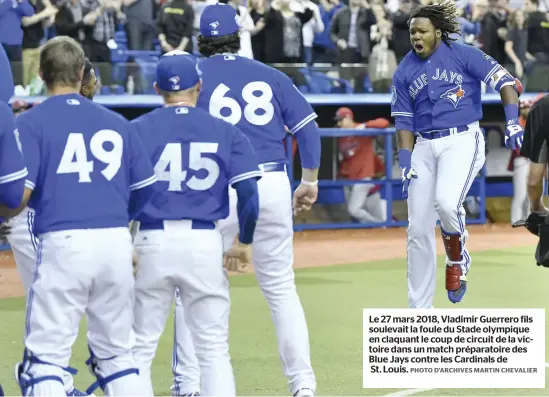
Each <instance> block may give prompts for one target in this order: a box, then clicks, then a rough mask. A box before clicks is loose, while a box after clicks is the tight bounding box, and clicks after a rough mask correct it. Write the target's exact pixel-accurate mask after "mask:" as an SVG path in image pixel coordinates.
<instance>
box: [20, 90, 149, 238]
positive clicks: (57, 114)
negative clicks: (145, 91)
mask: <svg viewBox="0 0 549 397" xmlns="http://www.w3.org/2000/svg"><path fill="white" fill-rule="evenodd" d="M16 124H17V128H18V130H19V139H20V141H21V145H22V148H23V154H24V157H25V161H26V163H27V169H28V172H29V174H28V176H27V181H26V183H25V185H26V187H27V188H30V189H32V190H33V192H32V196H31V199H30V201H29V206H30V207H31V208H34V209H35V210H36V216H35V233H36V234H41V233H46V232H52V231H60V230H75V229H100V228H115V227H128V222H129V218H130V213H129V212H131V210H130V209H131V208H132V207H133V204H135V199H136V198H137V197H139V196H140V193H145V194H148V198H150V194H149V191H150V193H151V194H152V193H153V192H154V187H153V186H151V185H153V184H154V183H155V182H156V177H155V175H154V171H153V168H152V164H151V162H150V159H149V158H147V156H146V154H145V153H146V152H145V150H144V148H143V144H142V143H141V142H140V140H139V137H138V136H137V134H135V133H132V131H131V125H130V122H129V121H127V120H126V119H124V118H123V117H122V116H120V115H119V114H116V113H115V112H113V111H111V110H108V109H105V108H104V107H102V106H101V105H99V104H96V103H94V102H92V101H90V100H88V99H86V98H84V97H82V96H80V95H78V94H66V95H58V96H52V97H50V98H47V99H46V100H45V101H44V102H42V103H41V104H40V105H38V106H35V107H33V108H32V109H30V110H28V111H26V112H24V113H23V114H21V115H20V116H19V117H17V119H16ZM149 186H150V188H148V187H149ZM145 188H147V189H145ZM142 189H143V190H142ZM130 198H131V199H130ZM138 201H139V200H138ZM145 202H146V201H145ZM132 203H133V204H132ZM143 204H144V203H143ZM141 207H142V206H141Z"/></svg>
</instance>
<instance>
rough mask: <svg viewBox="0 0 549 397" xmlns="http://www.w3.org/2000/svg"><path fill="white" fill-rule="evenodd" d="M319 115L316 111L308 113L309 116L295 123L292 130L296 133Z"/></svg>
mask: <svg viewBox="0 0 549 397" xmlns="http://www.w3.org/2000/svg"><path fill="white" fill-rule="evenodd" d="M317 117H318V114H316V113H311V114H310V115H308V116H307V117H305V118H304V119H303V120H301V121H300V122H299V123H297V124H296V125H295V127H294V128H292V129H291V130H290V132H291V133H292V134H295V133H296V132H297V131H299V130H300V129H302V128H303V127H305V125H306V124H307V123H308V122H310V121H313V120H314V119H316V118H317Z"/></svg>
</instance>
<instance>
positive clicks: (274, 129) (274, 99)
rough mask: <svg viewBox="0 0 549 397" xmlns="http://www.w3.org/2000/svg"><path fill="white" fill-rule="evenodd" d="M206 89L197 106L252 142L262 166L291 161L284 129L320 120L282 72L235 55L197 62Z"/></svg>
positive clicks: (201, 93)
mask: <svg viewBox="0 0 549 397" xmlns="http://www.w3.org/2000/svg"><path fill="white" fill-rule="evenodd" d="M199 68H200V70H201V72H202V90H201V92H200V97H199V99H198V104H197V107H199V108H202V109H204V110H206V111H208V112H209V113H210V114H211V115H212V116H214V117H217V118H221V119H223V120H225V121H227V122H229V123H231V124H233V125H236V126H237V127H238V128H239V129H240V130H241V131H242V132H243V133H244V134H245V135H246V136H247V137H248V139H249V140H250V143H251V144H252V147H253V148H254V150H255V152H256V154H257V159H258V161H259V163H260V164H263V163H269V162H279V163H284V162H287V159H286V154H285V151H284V144H283V142H282V141H283V139H284V138H285V137H286V131H285V129H284V126H286V127H288V129H289V130H290V132H291V133H292V134H295V133H296V132H298V131H299V130H300V129H301V128H303V127H304V126H305V125H306V124H307V123H309V122H312V121H313V120H314V119H316V117H317V115H316V113H315V112H314V111H313V109H312V107H311V105H309V103H308V102H307V100H306V99H305V97H304V96H303V95H302V94H301V93H300V92H299V90H298V89H297V88H296V87H295V86H294V84H293V82H292V80H291V79H290V78H289V77H288V76H286V75H285V74H283V73H282V72H280V71H278V70H276V69H274V68H272V67H270V66H267V65H264V64H262V63H260V62H258V61H255V60H253V59H248V58H245V57H240V56H237V55H214V56H212V57H210V58H206V59H204V60H202V61H201V62H200V63H199Z"/></svg>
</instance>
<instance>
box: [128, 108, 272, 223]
mask: <svg viewBox="0 0 549 397" xmlns="http://www.w3.org/2000/svg"><path fill="white" fill-rule="evenodd" d="M132 124H133V125H134V126H135V128H136V130H137V131H138V133H139V135H140V136H141V138H142V140H143V143H144V144H145V147H146V149H147V151H148V155H149V158H150V159H151V160H152V163H153V164H154V171H155V173H156V176H157V179H158V187H159V188H158V190H159V193H158V194H157V195H156V196H154V197H153V199H152V200H151V201H150V202H149V204H147V206H146V207H145V209H144V211H143V212H142V214H141V215H140V216H139V217H138V218H137V220H138V221H140V222H142V223H150V222H157V221H163V220H181V219H193V220H198V221H212V222H214V221H217V220H220V219H223V218H226V217H227V216H228V215H229V191H228V185H229V184H230V185H232V184H234V183H237V182H240V181H242V180H245V179H249V178H260V177H261V171H260V170H259V166H258V164H257V159H256V156H255V154H254V152H253V149H252V147H251V145H250V142H249V141H248V139H246V137H245V136H244V134H243V133H242V132H241V131H240V130H239V129H238V128H236V127H233V126H232V125H230V124H228V123H226V122H224V121H222V120H219V119H216V118H214V117H212V116H211V115H209V114H208V113H207V112H205V111H204V110H202V109H197V108H193V107H186V106H170V107H163V108H160V109H155V110H153V111H152V112H150V113H147V114H145V115H143V116H141V117H139V118H137V119H135V120H133V121H132Z"/></svg>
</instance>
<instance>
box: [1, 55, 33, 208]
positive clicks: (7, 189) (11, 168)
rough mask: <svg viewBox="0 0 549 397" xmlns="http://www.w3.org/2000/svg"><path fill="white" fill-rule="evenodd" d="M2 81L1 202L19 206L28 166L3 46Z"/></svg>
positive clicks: (7, 61)
mask: <svg viewBox="0 0 549 397" xmlns="http://www.w3.org/2000/svg"><path fill="white" fill-rule="evenodd" d="M0 47H1V46H0ZM0 81H1V82H2V83H1V84H0V204H4V205H6V206H8V207H10V208H17V207H18V206H19V204H20V203H21V200H22V199H23V191H24V190H25V177H26V176H27V168H26V166H25V162H24V161H23V154H22V153H21V150H20V145H19V142H18V137H17V131H16V129H15V121H14V118H13V113H12V111H11V109H10V107H9V106H8V101H9V100H10V98H11V96H12V95H13V76H12V74H11V68H10V63H9V60H8V57H7V56H6V53H5V52H4V49H3V48H0Z"/></svg>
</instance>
